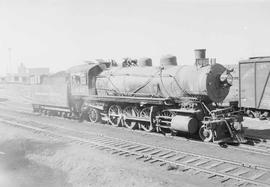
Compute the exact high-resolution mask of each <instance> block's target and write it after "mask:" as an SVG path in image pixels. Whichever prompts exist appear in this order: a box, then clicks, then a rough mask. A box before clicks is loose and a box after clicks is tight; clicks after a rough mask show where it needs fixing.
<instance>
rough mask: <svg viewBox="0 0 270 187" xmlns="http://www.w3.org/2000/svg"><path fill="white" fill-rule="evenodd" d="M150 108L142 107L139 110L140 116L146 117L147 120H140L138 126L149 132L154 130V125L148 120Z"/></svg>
mask: <svg viewBox="0 0 270 187" xmlns="http://www.w3.org/2000/svg"><path fill="white" fill-rule="evenodd" d="M150 110H151V109H150V108H149V107H148V108H144V109H142V111H141V112H140V118H143V119H146V120H148V121H144V122H140V126H141V128H142V129H143V130H144V131H147V132H151V131H154V127H153V125H152V124H151V122H150V120H151V119H150Z"/></svg>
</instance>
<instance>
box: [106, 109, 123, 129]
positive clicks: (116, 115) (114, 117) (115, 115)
mask: <svg viewBox="0 0 270 187" xmlns="http://www.w3.org/2000/svg"><path fill="white" fill-rule="evenodd" d="M108 116H109V123H110V124H111V125H112V126H119V125H120V124H121V118H122V110H121V108H120V106H118V105H112V106H110V108H109V111H108Z"/></svg>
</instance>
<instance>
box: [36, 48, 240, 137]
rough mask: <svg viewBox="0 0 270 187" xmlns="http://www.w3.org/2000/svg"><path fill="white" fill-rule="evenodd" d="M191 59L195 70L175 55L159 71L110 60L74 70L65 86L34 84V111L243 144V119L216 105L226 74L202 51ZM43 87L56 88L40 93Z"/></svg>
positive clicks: (146, 62) (142, 63) (225, 88)
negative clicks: (117, 63) (119, 63)
mask: <svg viewBox="0 0 270 187" xmlns="http://www.w3.org/2000/svg"><path fill="white" fill-rule="evenodd" d="M195 55H196V65H193V66H188V65H177V60H176V57H175V56H170V55H167V56H164V57H162V58H161V60H160V66H159V67H154V66H152V60H151V59H150V58H143V59H140V60H138V62H137V63H129V62H125V63H123V66H122V67H118V66H113V64H112V63H108V62H99V63H88V64H84V65H80V66H76V67H72V68H70V69H69V70H68V73H67V74H66V77H65V80H66V81H62V83H63V82H64V83H65V86H63V84H62V83H61V85H62V86H58V85H55V84H58V83H59V82H61V81H51V84H49V85H46V84H41V85H36V90H38V91H34V93H33V98H34V99H33V101H34V104H33V108H34V111H37V112H54V113H56V114H57V115H66V114H69V115H77V116H78V115H79V116H83V117H85V116H87V118H88V119H89V120H90V121H91V122H99V121H100V120H103V121H106V122H108V123H109V124H110V125H113V126H125V127H127V128H130V129H135V128H140V129H142V130H145V131H149V132H150V131H157V132H165V133H166V132H172V133H177V132H184V133H188V134H198V135H199V137H200V138H201V139H202V140H203V141H216V140H224V139H230V140H236V141H238V142H241V141H243V138H242V137H243V136H242V135H243V131H242V125H241V121H242V117H241V115H239V113H238V112H233V111H232V109H231V107H228V108H221V107H219V106H218V103H221V102H222V101H223V100H224V99H225V97H226V96H227V95H228V93H229V89H230V86H231V85H232V76H231V74H230V71H229V70H228V69H226V68H225V67H224V66H222V65H220V64H217V63H212V62H214V61H212V60H211V59H208V58H205V50H204V49H203V50H195ZM210 62H211V64H210ZM48 79H50V77H48ZM45 82H46V81H45ZM44 86H46V87H54V89H52V88H50V89H48V88H47V89H44V88H43V91H41V89H39V88H42V87H44ZM57 88H61V89H57ZM44 90H47V91H48V90H50V91H48V92H47V93H44V92H46V91H44ZM55 92H58V94H55ZM57 95H62V96H61V97H60V98H59V97H56V96H57ZM45 98H46V102H45V103H44V99H45ZM61 98H63V101H66V103H65V102H59V100H61ZM57 102H58V103H59V105H58V106H56V105H57V104H56V103H57ZM213 103H214V104H213Z"/></svg>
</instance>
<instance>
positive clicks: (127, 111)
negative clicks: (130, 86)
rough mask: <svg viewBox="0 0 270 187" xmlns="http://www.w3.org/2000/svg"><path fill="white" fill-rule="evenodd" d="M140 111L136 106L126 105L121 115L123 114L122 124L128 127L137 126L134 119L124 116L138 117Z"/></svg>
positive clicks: (133, 127)
mask: <svg viewBox="0 0 270 187" xmlns="http://www.w3.org/2000/svg"><path fill="white" fill-rule="evenodd" d="M139 115H140V112H139V109H138V108H137V107H132V106H127V107H126V108H124V110H123V116H124V126H125V127H127V128H129V129H135V128H136V127H137V123H138V122H136V121H132V120H129V119H126V118H137V117H139Z"/></svg>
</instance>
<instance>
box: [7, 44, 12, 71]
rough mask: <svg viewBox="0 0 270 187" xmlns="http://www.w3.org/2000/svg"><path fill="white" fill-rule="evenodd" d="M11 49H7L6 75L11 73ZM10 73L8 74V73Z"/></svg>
mask: <svg viewBox="0 0 270 187" xmlns="http://www.w3.org/2000/svg"><path fill="white" fill-rule="evenodd" d="M11 50H12V49H11V48H8V65H7V74H9V73H11V69H12V59H11ZM9 71H10V72H9Z"/></svg>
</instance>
